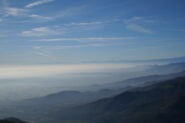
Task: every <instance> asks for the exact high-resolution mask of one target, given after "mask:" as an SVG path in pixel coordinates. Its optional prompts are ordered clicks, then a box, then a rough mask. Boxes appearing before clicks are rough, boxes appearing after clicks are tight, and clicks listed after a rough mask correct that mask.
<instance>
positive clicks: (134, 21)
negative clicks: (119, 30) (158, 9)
mask: <svg viewBox="0 0 185 123" xmlns="http://www.w3.org/2000/svg"><path fill="white" fill-rule="evenodd" d="M153 22H154V21H153V20H150V19H146V18H143V17H139V16H134V17H132V18H130V19H124V23H125V24H126V28H127V29H129V30H132V31H135V32H141V33H146V34H151V33H153V32H152V31H151V30H149V29H146V28H145V27H143V26H141V23H144V24H146V23H153Z"/></svg>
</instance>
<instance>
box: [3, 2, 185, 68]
mask: <svg viewBox="0 0 185 123" xmlns="http://www.w3.org/2000/svg"><path fill="white" fill-rule="evenodd" d="M184 5H185V2H184V1H183V0H139V1H138V0H78V1H72V0H29V1H28V0H21V1H20V0H0V65H6V64H14V65H17V64H19V65H22V64H64V63H65V64H66V63H67V64H68V63H72V64H75V63H89V62H93V61H112V60H144V59H158V58H171V57H180V56H184V55H185V48H184V47H185V35H184V34H185V23H184V22H185V14H184V11H185V8H184Z"/></svg>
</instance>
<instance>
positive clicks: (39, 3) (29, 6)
mask: <svg viewBox="0 0 185 123" xmlns="http://www.w3.org/2000/svg"><path fill="white" fill-rule="evenodd" d="M53 1H54V0H37V1H36V2H33V3H30V4H28V5H26V6H25V8H33V7H36V6H39V5H42V4H46V3H49V2H53Z"/></svg>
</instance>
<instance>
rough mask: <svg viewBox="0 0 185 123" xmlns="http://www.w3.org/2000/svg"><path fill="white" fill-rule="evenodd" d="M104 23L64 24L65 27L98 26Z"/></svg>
mask: <svg viewBox="0 0 185 123" xmlns="http://www.w3.org/2000/svg"><path fill="white" fill-rule="evenodd" d="M104 23H105V22H100V21H94V22H80V23H75V22H73V23H69V24H64V25H65V26H89V25H99V24H104Z"/></svg>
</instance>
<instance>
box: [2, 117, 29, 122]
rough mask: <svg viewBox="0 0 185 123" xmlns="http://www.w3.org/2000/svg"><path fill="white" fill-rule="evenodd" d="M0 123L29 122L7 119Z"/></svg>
mask: <svg viewBox="0 0 185 123" xmlns="http://www.w3.org/2000/svg"><path fill="white" fill-rule="evenodd" d="M0 123H27V122H25V121H21V120H19V119H17V118H6V119H2V120H0Z"/></svg>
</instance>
